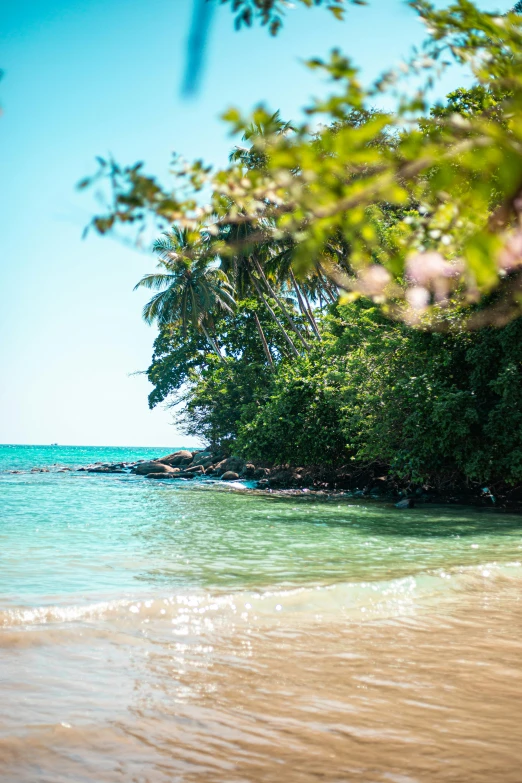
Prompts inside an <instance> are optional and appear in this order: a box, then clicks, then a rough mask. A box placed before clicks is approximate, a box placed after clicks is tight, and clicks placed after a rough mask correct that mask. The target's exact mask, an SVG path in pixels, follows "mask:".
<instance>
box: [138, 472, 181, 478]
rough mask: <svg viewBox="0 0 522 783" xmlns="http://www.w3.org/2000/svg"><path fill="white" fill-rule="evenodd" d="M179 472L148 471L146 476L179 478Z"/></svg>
mask: <svg viewBox="0 0 522 783" xmlns="http://www.w3.org/2000/svg"><path fill="white" fill-rule="evenodd" d="M177 477H178V474H177V472H176V473H175V472H174V471H172V473H171V472H170V471H169V472H168V473H147V474H146V476H145V478H148V479H149V478H150V479H173V478H177Z"/></svg>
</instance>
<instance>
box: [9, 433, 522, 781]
mask: <svg viewBox="0 0 522 783" xmlns="http://www.w3.org/2000/svg"><path fill="white" fill-rule="evenodd" d="M176 448H182V447H181V446H180V447H172V450H175V449H176ZM165 453H168V449H166V448H165V447H146V446H145V447H126V446H98V447H96V446H81V445H74V446H52V445H50V444H46V445H36V444H32V445H15V444H7V445H3V446H0V659H1V669H0V678H1V681H2V691H1V693H2V698H1V699H0V777H1V779H2V780H5V781H6V782H7V783H15V781H16V783H35V781H38V783H78V781H80V780H81V781H85V782H86V783H115V782H116V781H119V782H120V783H121V782H123V783H127V781H129V783H130V782H131V781H136V782H137V781H140V782H141V781H145V780H146V781H147V783H171V781H172V780H173V779H176V780H179V781H183V782H185V781H186V783H192V782H193V781H198V782H199V781H205V783H207V781H212V783H240V781H244V780H252V781H260V783H279V781H280V780H281V779H282V778H284V779H285V781H288V783H313V782H314V781H316V780H317V779H318V778H319V777H323V778H326V779H329V780H338V779H340V778H342V779H349V780H352V781H360V782H361V783H367V781H369V780H372V782H373V781H375V783H389V781H390V780H393V781H399V780H401V781H406V780H408V781H409V782H411V783H421V781H425V780H430V781H434V782H435V783H437V781H441V783H442V781H447V780H457V779H463V780H464V779H465V780H469V781H473V783H491V781H492V780H494V779H495V775H497V777H496V779H497V780H499V779H500V778H499V777H498V770H501V772H502V777H501V779H502V783H519V780H520V767H521V765H522V748H521V743H520V736H519V735H520V730H519V726H520V722H521V721H522V703H521V700H520V693H519V683H520V681H522V663H521V661H522V599H521V596H522V562H521V561H522V518H521V517H520V516H518V515H515V514H499V513H495V512H488V513H485V512H483V511H480V510H477V509H471V508H451V507H431V508H419V509H413V510H408V511H400V512H399V511H397V509H395V508H394V507H393V505H391V504H386V503H382V502H380V503H377V502H371V501H368V500H358V501H355V500H353V499H352V500H350V499H347V500H346V501H343V502H338V501H337V500H336V501H335V502H327V501H323V502H321V501H319V500H310V499H306V497H303V498H299V499H296V498H295V497H292V498H285V499H281V498H277V497H273V496H270V495H269V494H266V495H261V494H250V493H246V492H245V493H241V492H237V491H236V492H234V491H232V490H230V489H229V488H227V487H226V486H218V488H217V489H216V488H215V485H214V486H209V484H205V482H198V481H194V482H189V481H184V480H183V479H182V480H178V481H169V482H154V481H150V480H148V479H146V478H144V477H140V476H135V475H130V474H93V473H85V472H76V471H74V470H68V471H65V472H60V468H61V467H63V466H66V467H70V468H74V467H77V466H79V465H81V464H86V463H87V462H94V461H131V460H135V459H141V458H146V457H154V456H161V455H163V454H165ZM34 467H37V468H41V467H48V468H49V472H43V473H42V472H32V471H31V469H32V468H34ZM506 672H508V673H509V675H510V676H509V677H506ZM281 736H284V737H285V742H281V741H280V738H281ZM277 738H279V739H277ZM296 759H297V760H298V761H297V762H296Z"/></svg>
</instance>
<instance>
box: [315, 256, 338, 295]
mask: <svg viewBox="0 0 522 783" xmlns="http://www.w3.org/2000/svg"><path fill="white" fill-rule="evenodd" d="M317 271H318V273H319V280H320V281H321V283H322V287H323V291H324V292H325V294H327V297H326V298H327V299H330V304H335V302H336V301H337V298H338V296H339V292H338V291H336V290H335V289H334V287H333V286H332V284H331V282H330V279H329V277H328V275H327V274H326V272H325V271H324V269H323V267H322V266H321V264H319V263H318V264H317Z"/></svg>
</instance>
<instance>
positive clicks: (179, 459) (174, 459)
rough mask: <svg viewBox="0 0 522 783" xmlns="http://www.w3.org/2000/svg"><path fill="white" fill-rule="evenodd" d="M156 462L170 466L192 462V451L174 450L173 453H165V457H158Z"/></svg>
mask: <svg viewBox="0 0 522 783" xmlns="http://www.w3.org/2000/svg"><path fill="white" fill-rule="evenodd" d="M156 462H158V463H160V464H162V465H170V466H171V467H175V466H179V465H185V464H187V465H188V464H189V462H192V452H191V451H186V450H185V449H182V450H181V451H175V452H174V453H173V454H167V456H166V457H160V459H158V460H156Z"/></svg>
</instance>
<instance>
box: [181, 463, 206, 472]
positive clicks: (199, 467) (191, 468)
mask: <svg viewBox="0 0 522 783" xmlns="http://www.w3.org/2000/svg"><path fill="white" fill-rule="evenodd" d="M185 473H205V468H204V467H203V465H189V467H188V468H185Z"/></svg>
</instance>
